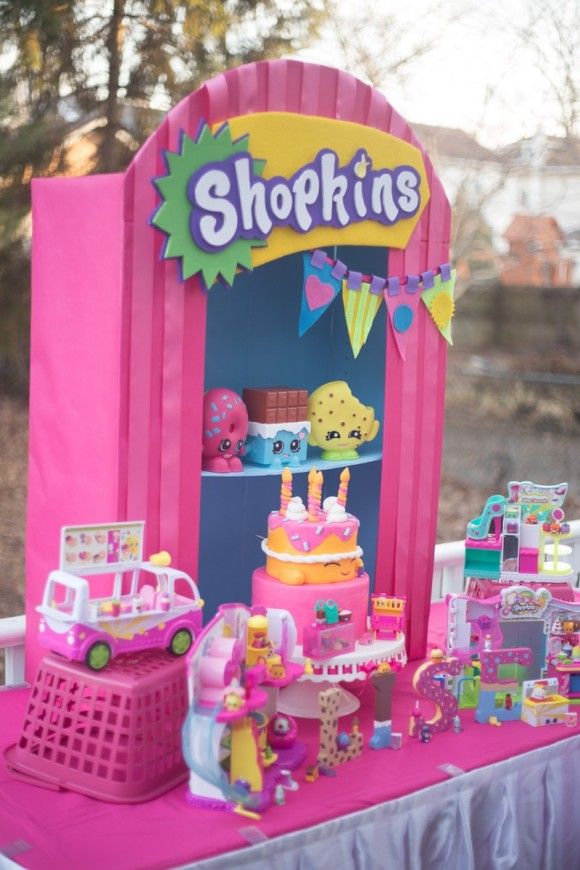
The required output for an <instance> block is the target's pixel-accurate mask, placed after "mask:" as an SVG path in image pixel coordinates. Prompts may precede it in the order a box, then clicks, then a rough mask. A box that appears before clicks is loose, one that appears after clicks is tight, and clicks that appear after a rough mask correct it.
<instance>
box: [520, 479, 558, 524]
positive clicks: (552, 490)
mask: <svg viewBox="0 0 580 870" xmlns="http://www.w3.org/2000/svg"><path fill="white" fill-rule="evenodd" d="M567 492H568V484H567V483H554V484H550V485H548V486H542V485H540V484H539V483H532V481H531V480H521V481H520V480H511V481H510V482H509V483H508V501H509V502H510V503H511V504H521V505H522V506H525V507H527V508H530V509H531V508H536V509H537V511H538V513H541V515H542V516H544V515H545V513H546V512H547V511H550V510H554V508H561V507H562V505H563V504H564V501H565V499H566V493H567Z"/></svg>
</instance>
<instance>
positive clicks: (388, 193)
mask: <svg viewBox="0 0 580 870" xmlns="http://www.w3.org/2000/svg"><path fill="white" fill-rule="evenodd" d="M420 183H421V178H420V175H419V173H418V172H417V171H416V170H415V169H413V167H412V166H397V167H395V168H394V169H380V170H377V171H375V170H373V169H372V163H371V160H370V158H369V157H368V155H367V153H366V151H365V150H364V149H362V148H361V149H359V150H358V151H357V152H356V154H355V155H354V157H353V158H352V160H351V161H350V162H349V163H348V164H347V165H346V166H342V167H341V166H339V158H338V156H337V155H336V153H335V152H334V151H331V150H329V149H324V150H322V151H319V152H318V154H317V155H316V157H315V158H314V160H313V161H312V163H308V164H306V165H305V166H303V167H302V168H301V169H299V170H298V171H297V172H295V173H294V175H293V176H292V177H291V178H288V179H287V178H282V177H280V176H278V177H275V178H270V179H264V178H260V177H259V176H258V175H256V174H255V173H254V171H253V158H252V156H251V154H249V153H248V152H247V151H246V152H240V153H239V154H234V155H232V156H231V157H228V158H226V159H225V160H221V161H219V162H214V163H207V164H206V165H205V166H203V167H201V169H198V170H197V171H196V172H195V173H194V174H193V175H192V176H191V178H190V179H189V182H188V185H187V197H188V199H189V202H190V203H191V206H192V209H191V215H190V219H189V225H190V231H191V235H192V238H193V240H194V242H195V244H196V245H197V246H198V247H199V248H201V249H202V250H204V251H221V250H223V249H224V248H227V247H228V246H229V245H231V244H232V243H233V242H235V240H236V239H239V238H242V239H263V240H265V239H266V238H267V237H268V236H269V235H270V233H271V232H272V230H273V229H274V227H285V226H290V227H292V228H293V229H295V230H296V231H297V232H299V233H307V232H309V231H310V230H312V229H315V228H316V227H319V226H332V227H338V228H341V227H346V226H348V224H352V223H357V222H359V221H364V220H372V221H377V222H378V223H381V224H385V225H386V226H392V225H393V224H395V223H397V221H399V220H402V219H404V218H410V217H412V216H413V215H414V214H415V213H416V212H417V210H418V208H419V206H420V204H421V197H420V193H419V185H420Z"/></svg>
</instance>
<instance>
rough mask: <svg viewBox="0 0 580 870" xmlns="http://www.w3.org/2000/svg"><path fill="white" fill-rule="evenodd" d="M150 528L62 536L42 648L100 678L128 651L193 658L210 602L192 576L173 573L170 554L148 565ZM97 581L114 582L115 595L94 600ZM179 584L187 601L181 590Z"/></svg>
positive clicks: (78, 530)
mask: <svg viewBox="0 0 580 870" xmlns="http://www.w3.org/2000/svg"><path fill="white" fill-rule="evenodd" d="M143 526H144V524H143V523H116V524H110V525H106V526H91V527H88V526H83V527H78V526H75V527H70V526H69V527H66V528H64V529H63V530H62V533H61V559H60V563H61V567H60V569H59V570H57V571H51V572H50V574H49V576H48V579H47V581H46V586H45V589H44V595H43V599H42V604H41V605H40V606H39V607H38V608H37V609H38V612H39V613H40V614H41V617H42V618H41V620H40V625H39V632H40V635H39V640H40V643H41V644H42V645H43V646H45V647H47V648H48V649H49V650H51V651H52V652H55V653H59V654H60V655H62V656H64V657H65V658H67V659H70V660H71V661H76V662H85V663H86V664H87V665H88V666H89V667H90V668H92V669H93V670H97V671H98V670H101V669H102V668H104V667H105V666H106V665H107V664H108V662H109V660H110V659H111V658H114V657H115V656H117V655H119V654H120V653H124V652H134V651H135V650H144V649H152V648H159V647H161V648H166V649H168V650H169V651H170V652H171V653H173V654H174V655H184V654H185V653H186V652H187V651H188V649H189V648H190V646H191V644H192V642H193V640H194V639H195V638H196V636H197V635H198V634H199V632H200V630H201V609H202V607H203V601H202V600H201V598H200V597H199V593H198V591H197V586H196V585H195V583H194V582H193V580H192V579H191V577H189V575H187V574H185V573H184V572H183V571H177V570H175V569H174V568H170V567H169V562H170V558H169V555H168V554H166V553H162V554H161V553H160V554H158V555H157V556H155V557H151V558H152V561H150V562H143V561H142V547H143ZM81 575H85V576H81ZM144 575H145V576H144ZM90 578H95V581H96V582H97V583H98V584H99V587H100V589H101V590H102V588H103V585H104V584H107V583H110V593H111V594H109V595H100V596H99V597H93V596H92V595H91V579H90ZM178 581H179V585H180V589H181V590H186V592H187V594H185V595H184V594H181V592H179V593H178V592H177V591H176V583H177V582H178Z"/></svg>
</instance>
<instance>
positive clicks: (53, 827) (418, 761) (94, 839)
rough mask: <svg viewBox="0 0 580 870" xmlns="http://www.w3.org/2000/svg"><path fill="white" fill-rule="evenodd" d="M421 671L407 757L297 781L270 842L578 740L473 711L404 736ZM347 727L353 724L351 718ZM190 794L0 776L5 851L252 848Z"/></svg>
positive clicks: (90, 857)
mask: <svg viewBox="0 0 580 870" xmlns="http://www.w3.org/2000/svg"><path fill="white" fill-rule="evenodd" d="M443 617H444V613H443V608H442V606H441V605H435V606H434V608H433V610H432V614H431V623H430V634H429V637H430V641H431V645H437V646H440V645H442V635H443V630H444V627H443ZM414 670H415V665H414V664H411V665H409V666H408V667H407V668H406V669H405V670H404V671H403V672H402V673H401V674H400V675H399V676H398V683H397V687H396V691H395V698H394V715H393V722H394V729H395V730H399V731H402V732H403V734H404V738H403V747H402V749H401V751H399V752H395V751H391V750H385V751H382V752H374V751H372V750H370V749H366V750H365V751H364V752H363V755H362V756H361V758H359V759H356V760H355V761H352V762H349V763H348V764H346V765H343V766H342V767H341V768H339V769H338V775H337V777H336V778H325V777H320V778H319V779H318V780H317V782H316V783H313V784H308V783H303V782H302V774H301V772H300V771H299V772H298V773H297V775H296V778H297V779H298V780H299V781H300V783H301V785H300V790H299V791H298V792H295V793H289V792H287V793H286V797H287V803H286V805H285V806H283V807H278V806H273V807H272V808H271V809H269V810H268V811H267V812H266V813H265V814H264V816H263V818H262V820H261V821H260V822H256V823H255V826H256V827H257V828H259V829H260V830H261V831H262V832H263V833H264V834H265V835H266V836H267V837H268V838H272V837H276V836H279V835H281V834H284V833H287V832H290V831H295V830H298V829H302V828H307V827H310V826H312V825H316V824H319V823H322V822H324V821H327V820H329V819H331V818H334V817H336V816H342V815H345V814H348V813H352V812H356V811H358V810H363V809H366V808H368V807H372V806H374V805H376V804H379V803H382V802H384V801H388V800H392V799H394V798H397V797H401V796H403V795H407V794H410V793H412V792H416V791H418V790H420V789H424V788H426V787H427V786H430V785H433V784H436V783H439V782H443V781H445V780H447V779H448V775H447V774H446V773H444V772H443V771H442V770H441V765H444V764H453V765H456V766H457V767H460V768H462V769H463V770H465V771H470V770H474V769H476V768H479V767H483V766H485V765H489V764H493V763H494V762H497V761H501V760H503V759H506V758H509V757H511V756H515V755H518V754H520V753H524V752H529V751H531V750H534V749H537V748H539V747H542V746H546V745H548V744H551V743H555V742H557V741H561V740H565V739H566V738H569V737H572V736H576V735H578V734H579V733H580V728H573V729H570V728H566V727H564V726H551V727H545V728H532V727H530V726H529V725H526V724H525V723H523V722H513V723H506V724H505V725H503V726H502V727H501V728H494V727H493V726H490V725H478V724H476V723H474V721H473V712H471V711H465V712H462V713H461V718H462V722H463V725H464V731H463V732H462V733H461V734H454V733H452V732H447V733H445V734H440V735H436V736H435V737H434V738H433V740H432V742H431V743H430V744H427V745H423V744H421V743H419V742H418V741H416V740H414V739H411V738H409V737H407V736H406V734H407V723H408V718H409V714H410V712H411V710H412V708H413V704H414V699H415V696H414V694H413V690H412V688H411V679H412V675H413V672H414ZM26 698H27V692H26V691H25V690H11V691H6V692H5V693H3V694H2V695H0V715H1V720H0V721H2V728H1V740H0V742H1V744H2V746H1V748H2V749H4V747H5V746H7V745H9V744H10V743H13V742H15V741H16V740H17V739H18V736H19V733H20V727H21V722H22V717H23V715H24V709H25V704H26ZM361 701H362V707H361V711H360V714H359V715H360V719H361V726H362V730H363V732H364V734H365V737H370V734H371V733H372V718H373V709H372V693H371V690H370V688H362V689H361ZM345 722H348V718H347V719H346V720H345ZM300 736H301V737H302V739H304V740H305V742H306V743H308V745H309V747H310V750H311V752H310V758H309V760H308V761H307V763H310V762H311V761H312V760H314V757H315V755H316V749H317V732H316V726H315V723H314V722H312V721H307V720H301V723H300ZM184 792H185V786H180V787H178V788H176V789H174V790H173V791H171V792H169V793H168V794H166V795H165V796H163V797H162V798H158V799H157V800H154V801H151V802H149V803H147V804H140V805H136V806H119V805H112V804H106V803H102V802H99V801H95V800H92V799H90V798H86V797H83V796H81V795H77V794H74V793H72V792H68V793H66V792H58V793H57V792H51V791H48V790H45V789H42V788H38V787H34V786H31V785H27V784H24V783H21V782H19V781H17V780H14V779H13V778H12V777H11V776H10V775H9V774H8V773H7V772H6V770H5V769H4V768H2V769H0V853H4V854H8V855H13V856H14V860H16V861H17V862H18V863H19V864H21V865H22V866H24V867H28V868H39V870H40V868H41V870H57V868H58V870H62V868H77V867H82V868H83V870H93V868H97V867H99V868H100V867H106V868H107V870H137V868H139V870H144V868H147V870H152V868H168V867H176V866H179V865H182V864H186V863H188V862H193V861H196V860H201V859H203V858H206V857H208V856H211V855H216V854H219V853H223V852H228V851H231V850H235V849H242V848H244V847H247V845H248V841H247V839H246V838H245V836H244V834H243V833H242V832H243V829H245V828H247V827H248V825H249V824H253V823H250V822H248V820H247V819H241V818H240V817H238V816H234V815H228V814H225V813H217V812H212V811H209V810H198V809H193V808H191V807H189V806H188V805H187V804H186V802H185V800H184Z"/></svg>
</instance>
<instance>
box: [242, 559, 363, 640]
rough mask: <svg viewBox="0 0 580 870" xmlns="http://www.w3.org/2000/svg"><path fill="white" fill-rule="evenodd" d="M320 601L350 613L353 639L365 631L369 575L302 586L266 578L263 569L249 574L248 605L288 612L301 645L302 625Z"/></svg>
mask: <svg viewBox="0 0 580 870" xmlns="http://www.w3.org/2000/svg"><path fill="white" fill-rule="evenodd" d="M320 599H322V600H323V601H327V600H328V599H332V600H333V601H336V603H337V604H338V606H339V608H340V609H341V610H350V611H351V612H352V621H353V622H354V624H355V626H356V636H357V639H358V638H361V637H362V635H363V634H364V633H365V631H366V630H367V612H368V602H369V575H368V574H365V573H362V574H361V575H360V576H359V577H355V578H354V579H353V580H345V581H344V582H342V583H317V584H304V585H303V586H290V585H288V584H286V583H280V581H279V580H276V579H275V578H274V577H270V575H269V574H268V572H267V571H266V569H265V568H264V567H262V568H257V569H256V570H255V571H254V573H253V574H252V604H254V605H260V606H262V607H274V608H281V609H283V610H288V611H289V612H290V613H291V614H292V616H293V618H294V621H295V623H296V628H297V629H298V643H299V644H301V643H302V631H303V629H304V626H306V625H311V624H312V623H313V621H314V611H315V606H316V603H317V602H318V601H319V600H320Z"/></svg>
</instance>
